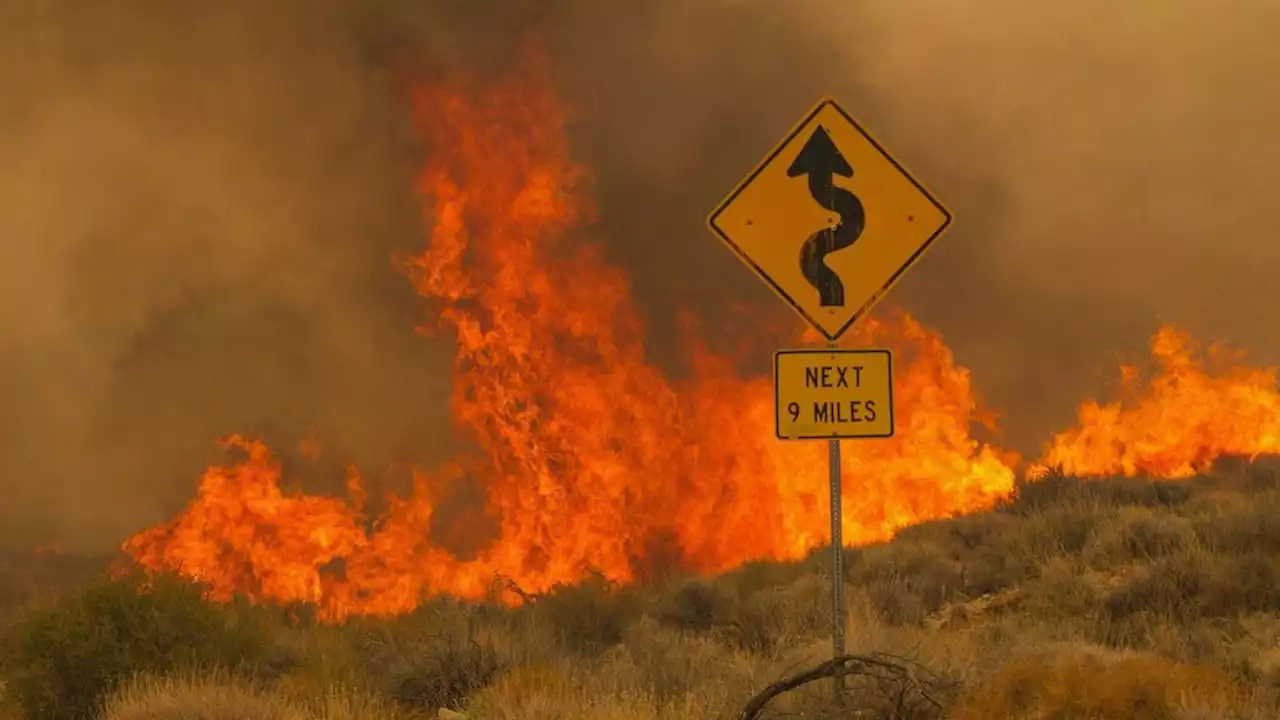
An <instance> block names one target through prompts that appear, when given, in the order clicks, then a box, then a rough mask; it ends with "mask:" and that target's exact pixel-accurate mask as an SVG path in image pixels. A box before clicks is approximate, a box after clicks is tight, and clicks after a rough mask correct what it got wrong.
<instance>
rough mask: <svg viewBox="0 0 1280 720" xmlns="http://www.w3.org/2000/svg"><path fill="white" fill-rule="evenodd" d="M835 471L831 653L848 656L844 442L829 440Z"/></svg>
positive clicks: (839, 688)
mask: <svg viewBox="0 0 1280 720" xmlns="http://www.w3.org/2000/svg"><path fill="white" fill-rule="evenodd" d="M827 443H828V448H829V457H828V458H827V462H828V464H829V465H830V471H831V655H832V657H841V656H842V655H844V619H845V612H844V528H843V527H842V526H843V525H844V522H843V520H844V512H843V508H844V503H843V502H842V501H841V498H840V441H839V440H838V439H835V438H832V439H831V440H828V441H827ZM833 679H834V680H835V694H836V697H837V698H841V699H843V698H844V675H836V676H835V678H833Z"/></svg>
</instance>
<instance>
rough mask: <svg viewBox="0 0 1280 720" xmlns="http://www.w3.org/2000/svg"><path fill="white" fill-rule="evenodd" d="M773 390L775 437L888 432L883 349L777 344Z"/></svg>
mask: <svg viewBox="0 0 1280 720" xmlns="http://www.w3.org/2000/svg"><path fill="white" fill-rule="evenodd" d="M773 393H774V406H775V407H774V415H775V418H776V421H775V425H774V426H775V428H776V431H777V434H778V439H780V440H819V439H822V440H830V439H845V438H887V437H893V357H892V355H891V354H890V353H889V351H888V350H834V349H829V350H779V351H778V352H777V353H776V354H774V356H773Z"/></svg>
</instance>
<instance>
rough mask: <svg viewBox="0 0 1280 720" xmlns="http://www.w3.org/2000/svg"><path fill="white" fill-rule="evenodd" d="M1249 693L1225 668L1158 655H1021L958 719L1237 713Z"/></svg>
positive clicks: (990, 679) (1165, 718) (973, 693)
mask: <svg viewBox="0 0 1280 720" xmlns="http://www.w3.org/2000/svg"><path fill="white" fill-rule="evenodd" d="M1245 706H1246V695H1245V693H1244V691H1243V689H1242V688H1240V687H1239V686H1238V685H1237V684H1236V683H1235V682H1234V681H1233V680H1232V679H1231V678H1230V677H1228V676H1227V675H1226V674H1225V673H1222V672H1221V671H1219V670H1217V669H1215V668H1210V667H1207V666H1201V665H1180V664H1175V663H1172V662H1170V661H1167V660H1164V659H1161V658H1157V657H1155V656H1152V655H1139V656H1130V657H1121V658H1118V659H1113V658H1107V657H1105V656H1097V655H1091V654H1087V653H1082V652H1067V653H1065V654H1062V655H1059V656H1057V657H1049V656H1041V657H1034V658H1025V659H1020V660H1014V661H1012V662H1010V663H1008V664H1006V665H1004V666H1003V667H1001V668H1000V669H998V670H996V671H995V672H994V673H992V674H990V675H989V676H987V677H986V678H984V679H983V680H981V681H980V682H978V683H976V684H975V685H973V686H972V687H971V688H970V689H969V690H968V691H967V692H966V693H964V695H963V696H962V697H961V698H960V699H959V701H958V702H957V703H956V704H955V705H954V706H953V707H952V709H951V713H950V717H951V719H952V720H991V719H992V718H1007V719H1009V720H1033V719H1035V720H1040V719H1045V720H1047V719H1049V718H1092V719H1095V720H1111V719H1113V718H1114V719H1115V720H1122V719H1123V720H1172V719H1174V718H1180V717H1187V713H1212V715H1211V716H1212V717H1219V718H1224V717H1229V716H1231V714H1233V713H1239V712H1242V711H1243V710H1244V708H1245Z"/></svg>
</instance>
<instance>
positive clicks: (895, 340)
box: [125, 52, 1013, 620]
mask: <svg viewBox="0 0 1280 720" xmlns="http://www.w3.org/2000/svg"><path fill="white" fill-rule="evenodd" d="M414 99H415V108H416V117H417V121H418V125H419V128H420V129H421V131H422V132H423V134H424V137H425V139H427V140H428V141H429V143H430V147H431V153H430V156H429V157H428V159H427V162H426V165H425V167H424V169H423V172H422V174H421V180H420V189H421V190H422V193H423V195H424V199H425V201H426V202H425V213H424V217H425V221H426V224H427V225H428V229H429V231H430V237H431V242H430V245H429V247H428V248H427V250H426V251H425V252H424V253H422V254H421V255H420V256H418V257H416V258H412V259H410V260H408V261H406V262H405V263H404V264H405V267H406V270H407V272H408V275H409V276H410V277H411V278H412V280H413V282H414V285H415V287H416V288H417V289H418V290H419V292H420V293H421V294H422V295H423V296H424V297H425V298H428V299H429V300H431V301H433V302H434V303H436V305H437V308H436V310H437V313H438V317H439V323H438V324H437V325H435V326H432V327H429V328H423V330H424V332H438V331H445V332H449V333H451V334H452V336H453V337H454V338H455V339H456V341H457V346H458V350H457V356H456V359H455V362H454V391H453V397H452V400H451V412H452V416H453V419H454V422H455V424H456V426H457V428H458V430H459V432H460V435H462V436H463V437H465V438H466V439H467V440H468V441H469V442H470V443H471V444H472V445H473V446H474V447H475V449H476V450H475V454H474V456H469V457H466V458H464V459H463V460H461V461H459V464H458V466H457V467H456V468H454V469H453V470H452V471H442V472H440V473H436V474H435V475H434V476H430V477H429V476H427V475H425V474H422V473H419V474H418V476H417V478H416V480H417V482H416V484H415V489H414V492H413V493H412V494H411V495H409V496H408V497H405V498H397V499H394V500H393V502H392V504H391V507H390V509H389V510H388V511H387V513H386V514H385V516H384V517H382V518H379V522H377V523H375V526H376V528H377V529H376V530H373V531H367V530H366V529H365V523H364V522H363V519H362V518H361V517H360V513H359V505H358V504H357V503H356V502H355V501H354V500H353V501H351V502H345V501H342V500H338V499H335V498H321V497H309V496H305V495H287V494H285V493H283V492H282V491H281V490H280V483H281V476H280V466H279V464H278V463H276V462H275V461H274V460H272V459H271V457H270V456H269V454H268V452H267V450H266V448H265V447H264V446H263V445H262V444H260V443H258V442H255V441H250V440H246V439H244V438H232V440H231V441H230V442H231V443H232V444H233V445H235V446H236V447H238V448H240V449H242V450H244V451H246V452H247V453H248V458H247V459H246V460H244V461H243V462H241V463H239V464H233V465H230V466H227V467H215V468H212V469H210V470H209V471H208V472H207V473H206V475H205V478H204V480H203V482H202V483H201V487H200V492H199V495H198V497H197V499H196V500H195V502H194V503H193V504H192V505H191V507H190V508H189V509H188V510H187V511H186V512H185V513H183V514H182V515H181V516H179V517H177V518H176V519H175V520H173V521H172V522H170V523H167V524H165V525H163V526H160V527H156V528H152V529H149V530H147V531H144V532H142V533H140V534H138V535H137V536H135V537H134V538H131V539H130V540H129V541H128V542H127V543H126V546H125V548H126V550H127V551H128V552H129V553H130V554H131V555H132V556H133V557H134V558H136V559H137V561H138V562H139V563H140V564H142V565H143V566H145V567H148V568H153V569H159V568H168V569H175V570H179V571H181V572H184V573H186V574H188V575H191V576H193V577H196V578H199V579H201V580H204V581H206V582H209V583H211V584H212V586H213V587H214V588H215V589H216V590H215V594H216V595H217V596H219V597H227V596H229V595H231V594H233V593H237V592H239V593H245V594H247V595H249V596H251V597H254V598H257V599H260V600H270V601H275V602H310V603H316V604H317V605H319V606H320V608H321V611H322V614H323V615H324V616H325V617H326V618H328V619H334V620H337V619H341V618H344V617H347V616H349V615H351V614H388V613H398V612H405V611H408V610H410V609H412V608H413V607H414V606H416V605H417V604H418V603H419V602H420V601H421V599H422V598H423V597H425V596H428V595H432V594H439V593H450V594H454V595H458V596H462V597H469V598H475V597H479V596H482V595H484V594H485V593H487V592H488V591H489V590H490V588H491V586H492V582H493V579H494V578H495V577H505V578H509V579H510V580H512V581H513V582H515V583H516V584H517V585H518V586H519V587H521V588H523V589H524V590H525V591H528V592H541V591H545V590H547V589H549V588H551V587H552V586H554V585H555V584H557V583H564V582H572V581H575V580H578V579H580V578H582V577H583V576H584V575H585V574H587V573H588V572H590V571H598V572H601V573H603V574H604V575H605V576H607V577H609V578H611V579H614V580H617V581H621V582H629V581H634V580H636V579H637V578H638V577H639V576H641V575H642V574H643V573H645V572H647V571H649V570H651V569H654V565H656V564H660V563H668V564H674V565H678V566H679V567H681V568H683V569H685V570H690V571H697V572H715V571H721V570H725V569H728V568H732V567H734V566H736V565H739V564H741V563H743V562H746V561H748V560H753V559H758V558H777V559H785V558H796V557H799V556H801V555H803V554H804V553H805V552H807V551H808V550H810V549H812V548H813V547H815V546H818V545H820V544H822V543H823V542H824V539H825V538H826V537H827V517H826V516H827V510H826V499H827V492H828V491H827V485H826V477H827V472H826V454H825V445H815V444H804V443H799V444H797V443H781V442H778V441H776V440H775V439H774V438H773V436H772V432H771V429H772V412H773V410H772V392H771V385H770V380H769V379H768V378H747V379H743V378H740V377H738V376H737V375H736V374H735V373H734V372H733V369H732V367H731V365H732V364H731V363H730V362H729V361H728V360H727V359H725V358H722V357H717V356H715V355H713V354H712V353H710V352H709V351H707V350H705V349H703V348H695V349H694V352H693V353H692V357H691V362H692V365H693V368H694V371H695V372H694V373H693V377H692V379H690V380H688V381H685V382H682V383H673V382H671V381H669V380H668V379H667V378H666V376H665V375H664V374H663V372H662V371H661V370H660V369H659V368H657V367H655V366H654V365H652V364H651V363H649V362H648V361H647V360H646V359H645V348H644V342H643V337H644V329H643V327H642V324H641V322H640V320H639V318H638V316H637V314H636V312H635V309H634V307H633V305H632V301H631V296H630V290H629V287H628V283H627V279H626V277H625V276H624V275H623V274H622V272H621V271H620V270H619V269H618V268H616V267H612V266H610V265H609V264H607V263H606V262H605V261H604V259H603V258H602V255H601V250H600V246H599V245H598V244H595V243H588V242H584V241H581V240H574V239H572V237H571V234H570V232H569V231H570V230H571V229H573V228H575V227H579V226H581V225H582V224H583V223H584V221H586V220H588V219H590V217H591V216H592V209H591V207H590V205H589V203H588V196H587V194H586V192H585V189H586V182H587V180H588V175H587V173H586V172H585V170H584V169H583V168H581V167H579V166H578V165H575V164H574V163H573V162H572V161H571V160H570V154H569V148H568V144H567V140H566V137H565V133H564V114H563V111H562V109H561V107H560V106H559V104H558V102H557V100H556V98H555V97H554V95H553V94H552V93H551V92H550V90H549V84H548V82H547V74H546V67H545V64H544V62H543V59H542V57H541V55H539V54H537V53H536V52H533V53H530V54H529V56H528V62H527V63H526V65H525V67H524V71H523V72H522V73H520V74H519V75H518V76H515V77H512V78H509V79H507V80H506V81H505V82H502V83H499V84H497V85H495V86H493V87H489V88H487V89H479V90H477V89H472V88H468V87H466V86H464V85H462V84H446V85H438V86H430V87H425V88H422V89H421V90H419V91H418V92H417V93H416V94H415V98H414ZM861 336H862V339H863V340H866V341H872V340H875V341H879V342H882V343H887V344H888V345H890V346H891V347H894V348H896V349H898V350H899V351H900V353H901V354H900V356H899V360H898V368H897V370H896V372H895V375H896V377H897V382H898V386H897V388H896V391H897V397H898V404H899V406H900V408H899V410H898V418H899V421H898V435H897V436H896V437H895V438H893V439H892V440H888V441H883V442H876V443H871V442H868V443H860V444H852V443H847V444H846V447H845V453H846V461H845V489H846V493H845V498H844V500H845V503H846V505H845V507H846V512H845V517H844V530H845V537H846V538H848V540H849V542H850V543H864V542H870V541H874V540H881V539H885V538H887V537H889V536H891V535H892V534H893V532H895V531H896V530H898V529H900V528H902V527H904V526H906V525H908V524H911V523H915V522H920V521H922V520H926V519H930V518H936V517H942V516H946V515H949V514H954V513H958V512H965V511H969V510H974V509H977V508H981V507H985V506H987V505H989V504H991V503H992V502H993V501H994V500H995V499H997V498H999V497H1002V496H1004V495H1006V494H1007V493H1008V492H1009V489H1010V488H1011V486H1012V482H1013V471H1012V470H1011V459H1010V458H1008V457H1005V456H1002V455H1001V454H1000V453H998V452H997V451H996V450H994V449H992V448H989V447H985V446H982V445H980V444H979V443H977V442H976V441H974V440H973V439H972V438H971V437H970V435H969V426H970V424H971V423H972V422H973V421H974V420H975V419H977V417H978V415H977V408H976V402H975V400H974V398H973V394H972V389H971V387H970V380H969V374H968V372H967V371H965V370H963V369H960V368H957V367H956V366H955V364H954V362H953V359H952V356H951V353H950V351H949V350H948V349H947V348H946V346H945V345H944V344H943V343H942V341H941V339H940V338H939V337H938V336H937V335H936V334H934V333H932V332H930V331H928V330H926V329H924V328H923V327H922V326H920V325H919V324H918V323H916V322H915V321H914V320H912V319H911V318H909V317H906V316H902V317H900V318H899V319H898V320H897V321H896V322H895V323H894V324H892V325H882V324H867V326H866V327H864V328H863V330H862V331H861ZM308 448H309V450H310V451H311V452H312V453H314V449H313V448H312V446H310V445H309V446H308ZM463 468H465V469H466V470H467V472H468V474H469V475H470V476H471V477H472V478H474V479H475V480H476V481H479V482H481V483H482V484H483V487H484V488H485V491H486V493H487V497H488V502H489V508H490V510H491V512H492V513H493V515H494V516H495V517H497V518H498V519H499V527H498V530H497V534H496V537H495V538H494V539H493V541H492V542H491V543H490V544H489V545H488V546H487V547H486V548H485V549H484V550H483V551H482V552H480V554H479V555H478V556H477V557H475V558H473V559H470V560H466V561H462V560H459V559H457V558H455V557H453V556H451V555H450V554H449V553H447V552H445V551H444V550H442V549H440V548H439V547H438V546H436V545H434V544H432V543H431V542H430V524H431V523H430V520H431V516H432V512H433V507H432V501H431V493H430V488H431V487H433V486H434V487H438V486H439V484H440V483H447V482H450V481H451V476H450V474H449V473H450V472H452V473H454V474H455V475H456V474H458V473H459V472H460V471H461V470H462V469H463ZM361 487H362V486H361V485H360V483H358V482H354V481H353V483H352V489H353V491H354V492H355V496H354V497H355V498H356V499H358V498H359V497H360V495H361V493H362V490H360V488H361ZM339 561H340V562H339ZM339 564H340V565H341V566H342V567H341V568H340V569H338V568H335V567H334V566H335V565H339Z"/></svg>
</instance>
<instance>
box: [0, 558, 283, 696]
mask: <svg viewBox="0 0 1280 720" xmlns="http://www.w3.org/2000/svg"><path fill="white" fill-rule="evenodd" d="M264 630H265V628H264V627H263V626H262V625H261V624H260V623H258V622H255V618H254V617H253V615H252V613H250V612H247V611H246V609H245V608H240V607H231V606H225V607H224V606H218V605H215V604H213V603H210V602H208V601H206V600H204V598H203V597H202V594H201V589H200V588H199V587H196V586H193V585H191V584H189V583H186V582H184V581H181V580H178V579H175V578H171V577H165V576H160V577H155V578H152V579H151V580H149V581H144V580H143V579H142V578H140V577H137V576H131V577H121V578H114V579H110V580H106V581H103V582H100V583H98V584H95V585H92V586H90V587H88V588H87V589H85V590H84V591H83V592H82V593H80V594H79V595H73V596H69V597H67V598H65V599H64V600H62V601H61V602H58V603H57V604H55V605H53V606H51V607H49V608H47V609H45V610H43V611H38V612H34V613H32V614H30V615H28V616H26V617H25V618H23V619H22V620H21V621H20V622H18V623H17V624H15V625H14V627H13V628H11V630H10V632H9V633H8V635H7V636H6V637H5V638H4V643H3V654H2V655H0V663H2V664H3V672H4V675H5V677H6V678H7V679H8V689H7V693H8V694H9V695H10V696H11V697H13V698H14V699H15V700H16V703H17V705H18V707H19V708H20V709H21V710H22V713H23V715H24V717H26V718H27V720H86V719H87V718H91V717H93V716H94V713H95V712H96V711H97V710H98V708H99V706H100V704H101V703H102V701H103V699H104V698H105V697H106V695H107V694H109V693H110V692H112V691H114V690H115V689H116V688H117V687H118V686H119V685H120V683H121V682H122V681H124V680H127V679H129V678H130V677H132V676H134V675H135V674H137V673H164V672H168V671H170V670H173V669H177V668H192V667H224V668H235V667H238V666H240V665H241V664H242V663H246V662H252V661H254V660H256V659H257V658H258V657H259V656H260V654H261V652H262V651H263V649H264V648H265V645H266V639H265V638H266V635H265V632H264Z"/></svg>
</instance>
